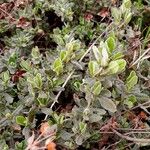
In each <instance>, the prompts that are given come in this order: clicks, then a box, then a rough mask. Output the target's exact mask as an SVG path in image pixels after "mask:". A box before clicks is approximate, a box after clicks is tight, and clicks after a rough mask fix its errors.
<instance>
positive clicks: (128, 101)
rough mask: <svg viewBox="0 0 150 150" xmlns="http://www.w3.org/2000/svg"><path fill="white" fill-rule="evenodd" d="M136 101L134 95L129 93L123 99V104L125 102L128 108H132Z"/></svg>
mask: <svg viewBox="0 0 150 150" xmlns="http://www.w3.org/2000/svg"><path fill="white" fill-rule="evenodd" d="M136 101H137V100H136V97H135V96H134V95H131V96H129V97H128V98H127V99H126V100H125V101H124V104H126V105H127V106H128V108H132V107H133V106H134V104H135V103H136Z"/></svg>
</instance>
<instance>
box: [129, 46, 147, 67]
mask: <svg viewBox="0 0 150 150" xmlns="http://www.w3.org/2000/svg"><path fill="white" fill-rule="evenodd" d="M149 51H150V48H148V49H147V50H146V51H145V52H144V53H143V54H142V55H141V56H140V57H139V58H138V59H137V60H136V61H135V62H133V63H132V64H131V65H130V68H131V67H132V66H134V65H136V64H137V63H138V62H139V61H140V60H141V59H142V57H144V56H145V54H147V53H148V52H149Z"/></svg>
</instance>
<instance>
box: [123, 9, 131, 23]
mask: <svg viewBox="0 0 150 150" xmlns="http://www.w3.org/2000/svg"><path fill="white" fill-rule="evenodd" d="M131 18H132V13H130V12H129V13H127V14H126V15H125V16H124V22H125V23H126V24H128V23H129V22H130V20H131Z"/></svg>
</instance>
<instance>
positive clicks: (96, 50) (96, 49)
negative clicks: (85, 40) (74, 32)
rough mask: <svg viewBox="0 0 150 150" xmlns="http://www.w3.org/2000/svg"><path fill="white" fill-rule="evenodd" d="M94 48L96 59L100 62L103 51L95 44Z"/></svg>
mask: <svg viewBox="0 0 150 150" xmlns="http://www.w3.org/2000/svg"><path fill="white" fill-rule="evenodd" d="M92 50H93V53H94V56H95V59H96V60H97V62H99V61H100V59H101V53H100V51H99V50H98V48H97V47H96V46H93V47H92Z"/></svg>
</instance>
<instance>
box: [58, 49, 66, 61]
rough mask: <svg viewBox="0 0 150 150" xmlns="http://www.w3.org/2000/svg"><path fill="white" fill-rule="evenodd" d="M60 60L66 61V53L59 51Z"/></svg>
mask: <svg viewBox="0 0 150 150" xmlns="http://www.w3.org/2000/svg"><path fill="white" fill-rule="evenodd" d="M60 59H61V60H62V62H63V61H64V62H65V61H66V59H67V51H61V52H60Z"/></svg>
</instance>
